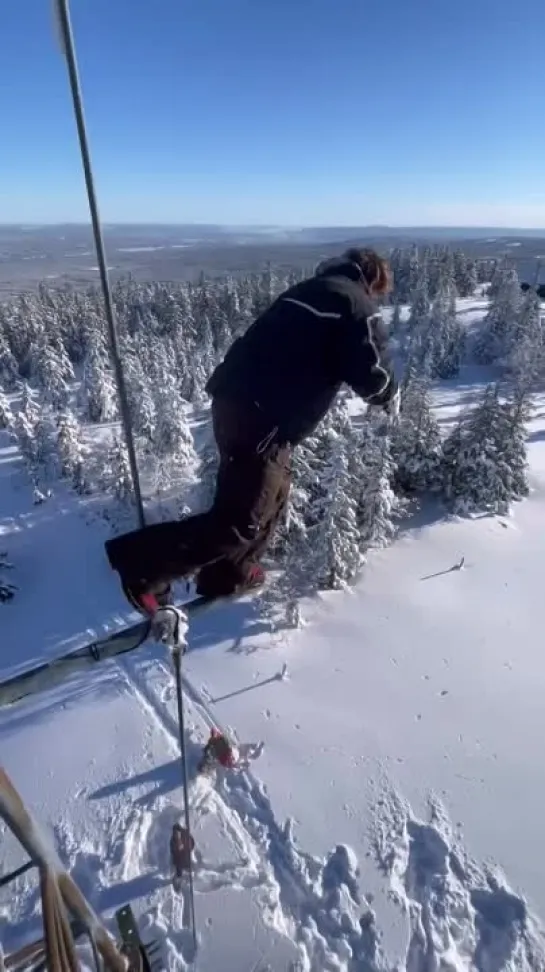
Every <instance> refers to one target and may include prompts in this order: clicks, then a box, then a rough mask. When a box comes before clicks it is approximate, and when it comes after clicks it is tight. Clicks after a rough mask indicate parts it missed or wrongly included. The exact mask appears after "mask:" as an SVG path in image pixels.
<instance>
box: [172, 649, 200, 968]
mask: <svg viewBox="0 0 545 972" xmlns="http://www.w3.org/2000/svg"><path fill="white" fill-rule="evenodd" d="M172 661H173V664H174V673H175V676H176V703H177V707H178V725H179V728H180V759H181V764H182V766H181V768H182V784H183V791H184V804H185V807H184V810H185V821H184V822H185V829H186V831H187V834H188V837H191V820H190V814H189V784H188V779H187V752H186V745H185V718H184V696H183V691H182V647H181V645H180V644H177V645H175V646H174V648H173V649H172ZM187 874H188V879H189V906H190V910H191V928H192V931H193V948H194V950H195V952H196V951H197V925H196V922H195V892H194V888H193V861H192V857H191V849H190V851H189V867H188V870H187Z"/></svg>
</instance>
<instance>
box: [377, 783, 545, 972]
mask: <svg viewBox="0 0 545 972" xmlns="http://www.w3.org/2000/svg"><path fill="white" fill-rule="evenodd" d="M429 810H430V815H429V822H428V823H425V822H423V821H421V820H417V819H416V818H415V817H414V815H413V814H412V812H411V809H410V807H409V806H408V805H406V804H405V803H404V801H403V800H402V799H401V798H400V797H399V796H398V795H397V794H396V793H395V792H388V790H387V789H385V790H384V792H383V794H382V796H381V798H380V799H379V800H378V801H377V805H376V808H375V821H374V826H373V830H374V846H375V852H376V858H377V862H378V864H379V867H380V868H381V869H382V870H383V872H384V873H385V874H387V875H388V877H389V880H390V889H391V895H392V897H393V899H394V900H395V902H396V903H397V904H398V905H399V906H400V907H401V908H402V909H403V911H404V912H405V914H406V915H407V918H408V945H407V951H406V956H405V963H404V965H403V969H404V970H405V972H543V970H545V958H544V955H545V952H544V944H545V943H544V938H543V933H542V931H541V930H540V929H539V926H538V925H537V923H536V922H535V921H534V919H533V918H532V916H531V915H530V913H529V911H528V908H527V906H526V903H525V901H524V899H523V898H522V897H520V896H519V895H517V894H516V893H514V892H513V891H512V890H511V889H510V888H509V887H508V885H507V882H506V881H505V879H504V877H503V875H502V874H501V873H499V872H494V871H493V870H492V869H485V868H480V867H479V866H478V865H477V864H476V863H475V862H474V861H471V860H470V858H469V857H468V856H467V855H466V854H465V852H464V850H463V848H462V846H461V843H460V840H459V837H458V835H457V834H454V833H453V831H452V827H451V825H450V822H449V820H448V817H447V815H446V813H445V812H444V810H443V809H442V807H441V805H440V803H438V802H436V801H435V800H433V799H431V800H430V803H429Z"/></svg>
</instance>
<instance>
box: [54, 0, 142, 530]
mask: <svg viewBox="0 0 545 972" xmlns="http://www.w3.org/2000/svg"><path fill="white" fill-rule="evenodd" d="M54 3H56V9H57V13H58V21H59V29H60V32H61V40H62V45H63V49H64V55H65V57H66V63H67V66H68V76H69V80H70V90H71V92H72V101H73V105H74V115H75V117H76V125H77V130H78V138H79V145H80V151H81V160H82V163H83V171H84V174H85V185H86V187H87V197H88V200H89V210H90V212H91V220H92V224H93V236H94V240H95V248H96V254H97V261H98V268H99V273H100V282H101V285H102V294H103V297H104V309H105V312H106V321H107V324H108V334H109V339H110V353H111V357H112V363H113V366H114V374H115V380H116V385H117V393H118V396H119V405H120V411H121V421H122V424H123V431H124V433H125V441H126V443H127V452H128V456H129V465H130V470H131V477H132V481H133V489H134V498H135V502H136V511H137V515H138V525H139V526H140V527H143V526H145V516H144V504H143V501H142V491H141V489H140V477H139V474H138V464H137V462H136V450H135V447H134V437H133V433H132V426H131V420H130V413H129V404H128V400H127V391H126V386H125V378H124V375H123V367H122V364H121V356H120V353H119V341H118V336H117V327H116V321H115V313H114V308H113V302H112V293H111V290H110V281H109V278H108V265H107V262H106V253H105V249H104V240H103V236H102V228H101V222H100V215H99V211H98V203H97V197H96V192H95V183H94V177H93V169H92V165H91V156H90V153H89V143H88V139H87V131H86V126H85V116H84V112H83V99H82V94H81V87H80V82H79V75H78V66H77V61H76V52H75V46H74V36H73V33H72V24H71V21H70V11H69V0H54Z"/></svg>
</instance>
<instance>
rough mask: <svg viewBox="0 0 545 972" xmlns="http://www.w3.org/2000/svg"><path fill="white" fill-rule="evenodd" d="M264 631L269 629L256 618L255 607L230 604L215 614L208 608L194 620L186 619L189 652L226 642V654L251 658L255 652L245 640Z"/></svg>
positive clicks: (254, 604)
mask: <svg viewBox="0 0 545 972" xmlns="http://www.w3.org/2000/svg"><path fill="white" fill-rule="evenodd" d="M268 631H269V626H268V624H267V623H266V621H264V619H263V618H262V617H261V616H260V614H259V608H258V605H257V603H254V602H253V601H251V600H250V601H233V602H232V603H231V604H226V605H222V607H221V608H220V609H219V610H215V609H214V608H212V609H211V610H210V612H209V613H207V612H205V613H204V614H202V615H200V616H199V617H196V618H195V619H194V620H192V619H191V616H190V626H189V636H188V640H189V648H190V651H202V650H203V649H205V648H213V647H215V646H218V645H220V644H224V643H225V642H226V641H227V642H230V644H229V645H228V646H227V649H226V650H227V651H231V652H235V653H236V654H251V653H252V652H253V651H257V646H256V645H249V644H248V643H247V642H246V639H247V638H250V637H255V636H256V635H259V634H263V633H265V632H268Z"/></svg>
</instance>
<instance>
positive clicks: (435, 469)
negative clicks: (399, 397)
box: [391, 372, 441, 493]
mask: <svg viewBox="0 0 545 972" xmlns="http://www.w3.org/2000/svg"><path fill="white" fill-rule="evenodd" d="M391 436H392V458H393V463H394V467H395V483H396V487H397V488H398V489H400V490H401V491H402V492H405V493H424V492H427V491H430V490H431V491H433V490H437V489H439V488H440V485H441V474H440V461H441V435H440V432H439V426H438V424H437V421H436V419H435V416H434V414H433V412H432V407H431V398H430V394H429V380H428V378H427V377H426V375H424V374H419V375H417V374H416V373H414V372H413V373H410V374H409V377H408V380H407V383H406V385H405V390H404V393H403V408H402V411H401V414H400V416H399V419H398V421H397V422H396V424H395V425H394V426H393V428H392V433H391Z"/></svg>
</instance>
